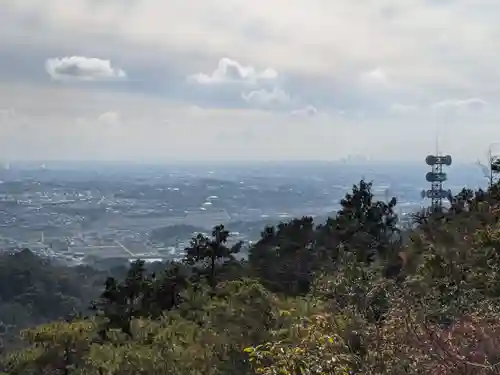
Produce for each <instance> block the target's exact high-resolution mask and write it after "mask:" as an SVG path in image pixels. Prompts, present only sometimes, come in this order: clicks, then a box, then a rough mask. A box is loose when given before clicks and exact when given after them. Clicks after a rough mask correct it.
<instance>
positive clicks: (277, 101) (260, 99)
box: [241, 88, 291, 108]
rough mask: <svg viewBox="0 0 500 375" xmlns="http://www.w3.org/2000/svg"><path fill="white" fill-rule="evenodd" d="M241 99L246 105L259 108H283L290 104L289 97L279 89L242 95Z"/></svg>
mask: <svg viewBox="0 0 500 375" xmlns="http://www.w3.org/2000/svg"><path fill="white" fill-rule="evenodd" d="M241 97H242V98H243V100H245V101H246V102H247V103H248V104H250V105H254V106H257V107H261V108H275V107H283V106H286V105H288V104H289V103H290V102H291V98H290V95H288V94H287V93H286V92H285V91H283V90H281V89H279V88H274V89H273V90H266V89H260V90H254V91H250V92H249V93H242V94H241Z"/></svg>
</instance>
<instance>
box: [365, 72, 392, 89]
mask: <svg viewBox="0 0 500 375" xmlns="http://www.w3.org/2000/svg"><path fill="white" fill-rule="evenodd" d="M360 79H361V83H362V84H365V85H379V86H388V85H389V77H388V75H387V72H386V70H385V69H382V68H375V69H373V70H370V71H368V72H364V73H361V76H360Z"/></svg>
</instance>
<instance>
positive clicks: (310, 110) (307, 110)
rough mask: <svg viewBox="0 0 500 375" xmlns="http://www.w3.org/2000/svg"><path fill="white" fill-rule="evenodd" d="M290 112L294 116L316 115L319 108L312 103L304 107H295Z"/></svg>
mask: <svg viewBox="0 0 500 375" xmlns="http://www.w3.org/2000/svg"><path fill="white" fill-rule="evenodd" d="M290 114H291V115H292V116H305V117H313V116H316V115H317V114H318V110H317V109H316V107H314V106H312V105H308V106H306V107H304V108H300V109H295V110H293V111H292V112H290Z"/></svg>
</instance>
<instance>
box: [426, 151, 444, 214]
mask: <svg viewBox="0 0 500 375" xmlns="http://www.w3.org/2000/svg"><path fill="white" fill-rule="evenodd" d="M425 162H426V164H427V165H428V166H430V167H431V168H432V169H431V171H430V172H428V173H427V174H426V175H425V179H426V180H427V182H430V183H431V188H430V189H429V190H423V191H422V198H429V199H431V207H430V209H431V211H433V212H441V211H442V210H443V199H446V198H448V197H450V196H451V190H444V189H443V182H445V181H446V180H447V179H448V176H447V175H446V173H445V172H443V166H450V165H451V156H450V155H443V156H441V155H428V156H427V157H426V158H425Z"/></svg>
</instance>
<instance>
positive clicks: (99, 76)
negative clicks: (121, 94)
mask: <svg viewBox="0 0 500 375" xmlns="http://www.w3.org/2000/svg"><path fill="white" fill-rule="evenodd" d="M45 70H46V72H47V73H48V74H49V75H50V76H51V77H52V79H54V80H77V81H103V80H110V79H120V78H126V77H127V74H126V72H125V71H124V70H123V69H120V68H117V67H114V66H113V65H112V64H111V61H109V60H103V59H98V58H95V57H84V56H70V57H62V58H51V59H48V60H47V61H46V63H45Z"/></svg>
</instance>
